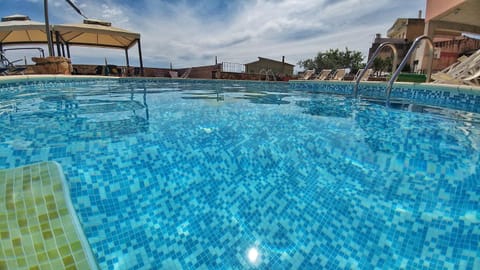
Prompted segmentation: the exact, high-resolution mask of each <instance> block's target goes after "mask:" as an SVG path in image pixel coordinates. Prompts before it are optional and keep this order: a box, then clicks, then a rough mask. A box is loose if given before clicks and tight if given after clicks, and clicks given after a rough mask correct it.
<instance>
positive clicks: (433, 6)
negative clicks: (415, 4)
mask: <svg viewBox="0 0 480 270" xmlns="http://www.w3.org/2000/svg"><path fill="white" fill-rule="evenodd" d="M465 1H466V0H427V8H426V14H425V21H427V22H428V21H429V20H430V19H432V18H434V17H435V16H438V15H440V14H442V13H444V12H445V11H447V10H449V9H451V8H453V7H455V6H458V5H460V4H461V3H463V2H465Z"/></svg>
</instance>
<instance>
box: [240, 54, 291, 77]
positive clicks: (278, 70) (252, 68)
mask: <svg viewBox="0 0 480 270" xmlns="http://www.w3.org/2000/svg"><path fill="white" fill-rule="evenodd" d="M294 66H295V65H292V64H289V63H286V62H285V57H282V61H276V60H272V59H268V58H263V57H258V61H255V62H251V63H248V64H245V73H250V74H259V73H260V72H266V71H268V72H270V71H271V72H273V74H275V75H283V76H292V75H293V67H294Z"/></svg>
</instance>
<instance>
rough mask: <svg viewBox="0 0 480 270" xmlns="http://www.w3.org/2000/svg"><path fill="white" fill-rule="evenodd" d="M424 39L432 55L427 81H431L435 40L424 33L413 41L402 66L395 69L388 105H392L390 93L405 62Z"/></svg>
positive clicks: (387, 91) (390, 91) (389, 88)
mask: <svg viewBox="0 0 480 270" xmlns="http://www.w3.org/2000/svg"><path fill="white" fill-rule="evenodd" d="M424 39H425V40H427V44H428V47H429V50H428V52H429V53H428V56H429V57H430V61H428V66H427V82H430V76H431V75H432V63H433V41H432V39H431V38H430V37H429V36H427V35H423V36H419V37H417V38H416V39H415V41H413V44H412V46H411V47H410V49H409V50H408V52H407V54H406V55H405V57H404V58H403V60H402V62H401V63H400V66H398V69H397V71H395V73H393V75H392V77H391V78H390V80H389V81H388V85H387V89H386V106H387V107H389V106H390V94H391V93H392V86H393V83H394V82H395V81H396V80H397V78H398V75H400V72H402V69H403V67H405V64H406V63H407V60H408V59H409V58H410V56H411V55H412V53H413V52H414V51H415V49H416V48H417V46H418V43H419V42H420V41H422V40H424Z"/></svg>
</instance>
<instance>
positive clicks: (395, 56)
mask: <svg viewBox="0 0 480 270" xmlns="http://www.w3.org/2000/svg"><path fill="white" fill-rule="evenodd" d="M385 47H389V48H391V49H392V51H393V63H392V74H393V73H394V72H395V69H396V67H397V63H398V51H397V47H395V45H394V44H393V43H391V42H383V43H382V44H380V45H379V46H378V48H377V49H376V50H375V52H374V53H373V55H372V57H371V58H370V60H369V61H368V63H367V65H366V66H365V68H364V69H363V71H362V72H361V73H360V75H359V76H358V78H357V80H356V81H355V86H354V87H353V97H354V98H357V96H358V84H359V83H360V81H361V80H362V77H363V75H365V72H367V70H368V69H369V68H370V67H371V66H372V65H373V61H374V60H375V58H377V56H378V54H379V53H380V51H381V50H382V49H383V48H385Z"/></svg>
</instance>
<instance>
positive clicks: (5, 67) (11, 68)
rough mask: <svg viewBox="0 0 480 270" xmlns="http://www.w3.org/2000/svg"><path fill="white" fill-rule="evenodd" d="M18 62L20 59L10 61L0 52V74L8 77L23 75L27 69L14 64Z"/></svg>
mask: <svg viewBox="0 0 480 270" xmlns="http://www.w3.org/2000/svg"><path fill="white" fill-rule="evenodd" d="M19 61H22V59H19V60H15V61H10V60H8V58H7V57H6V56H5V54H3V52H0V74H2V75H9V74H16V73H21V74H22V75H23V72H24V71H25V69H27V67H23V66H17V65H15V64H14V63H16V62H19Z"/></svg>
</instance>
